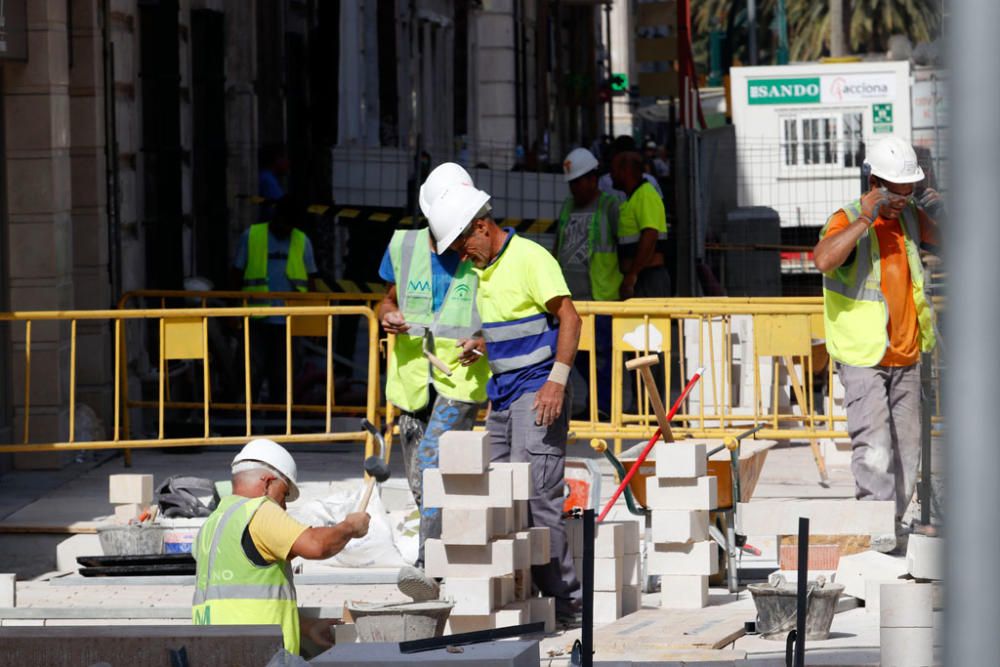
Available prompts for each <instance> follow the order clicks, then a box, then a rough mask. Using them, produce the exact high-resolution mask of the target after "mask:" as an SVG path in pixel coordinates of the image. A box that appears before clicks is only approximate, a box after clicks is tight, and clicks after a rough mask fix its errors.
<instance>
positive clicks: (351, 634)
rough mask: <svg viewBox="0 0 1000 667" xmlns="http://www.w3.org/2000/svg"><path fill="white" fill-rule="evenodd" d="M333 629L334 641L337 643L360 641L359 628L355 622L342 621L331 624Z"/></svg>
mask: <svg viewBox="0 0 1000 667" xmlns="http://www.w3.org/2000/svg"><path fill="white" fill-rule="evenodd" d="M331 630H333V643H334V644H335V645H336V644H353V643H354V642H356V641H358V629H357V626H356V625H354V624H353V623H342V624H340V625H334V626H331Z"/></svg>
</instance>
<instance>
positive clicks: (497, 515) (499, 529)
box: [490, 507, 515, 537]
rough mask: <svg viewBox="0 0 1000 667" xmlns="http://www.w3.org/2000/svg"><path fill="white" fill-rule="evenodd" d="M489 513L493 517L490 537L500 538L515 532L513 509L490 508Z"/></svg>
mask: <svg viewBox="0 0 1000 667" xmlns="http://www.w3.org/2000/svg"><path fill="white" fill-rule="evenodd" d="M490 513H491V514H492V515H493V516H492V517H491V520H492V522H493V534H492V537H501V536H502V535H508V534H510V533H513V532H514V531H515V528H514V508H513V507H491V508H490Z"/></svg>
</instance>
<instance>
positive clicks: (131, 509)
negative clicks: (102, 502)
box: [115, 503, 145, 523]
mask: <svg viewBox="0 0 1000 667" xmlns="http://www.w3.org/2000/svg"><path fill="white" fill-rule="evenodd" d="M143 511H145V506H144V505H140V504H139V503H128V504H127V505H115V523H128V522H129V521H137V520H138V519H139V515H140V514H142V513H143Z"/></svg>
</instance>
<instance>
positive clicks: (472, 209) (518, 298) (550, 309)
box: [428, 183, 580, 619]
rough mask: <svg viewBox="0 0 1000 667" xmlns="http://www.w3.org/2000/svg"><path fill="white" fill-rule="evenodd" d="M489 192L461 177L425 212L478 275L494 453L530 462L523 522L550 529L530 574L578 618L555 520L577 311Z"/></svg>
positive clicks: (548, 262) (443, 242)
mask: <svg viewBox="0 0 1000 667" xmlns="http://www.w3.org/2000/svg"><path fill="white" fill-rule="evenodd" d="M489 200H490V196H489V195H488V194H487V193H485V192H483V191H482V190H477V189H476V188H475V187H474V186H473V185H472V184H471V183H459V184H457V185H454V186H452V187H450V188H448V189H447V190H446V191H444V192H443V193H442V194H441V195H440V196H439V197H437V199H436V200H435V201H433V202H432V203H431V210H430V215H429V216H428V218H429V222H430V228H431V233H432V234H433V235H434V240H435V242H436V244H437V252H438V253H444V252H446V251H447V250H448V249H451V250H453V251H455V252H457V253H458V254H459V256H460V257H461V259H462V260H470V261H471V262H472V263H473V264H474V265H475V270H476V273H477V274H478V275H479V292H478V298H477V305H478V306H479V314H480V316H481V317H482V321H483V336H484V338H485V339H486V353H487V358H488V360H489V365H490V369H491V370H492V371H493V377H491V378H490V381H489V383H488V384H487V386H486V393H487V395H488V396H489V399H490V414H489V417H488V418H487V420H486V428H487V430H488V431H489V435H490V444H491V458H492V460H493V461H514V462H529V463H531V473H532V482H533V485H534V489H533V490H532V494H531V499H530V500H529V501H528V510H529V512H528V513H529V518H530V524H531V525H532V526H544V527H548V528H549V529H550V537H551V539H550V557H551V560H550V561H549V562H548V563H546V564H545V565H536V566H534V567H532V575H533V579H534V582H535V585H536V586H537V587H538V588H539V589H540V590H541V592H542V595H547V596H552V597H554V598H556V613H557V615H559V616H561V617H563V618H564V619H565V618H567V617H571V616H572V617H575V615H576V612H577V610H578V608H579V600H580V584H579V582H578V581H577V579H576V575H575V573H574V571H573V559H572V556H571V555H570V551H569V548H568V546H567V543H566V529H565V526H564V524H563V520H562V508H563V490H564V487H565V480H564V470H565V457H566V438H567V431H568V427H569V408H570V405H571V400H570V395H569V391H568V390H567V389H568V388H567V381H568V379H569V372H570V368H571V366H572V364H573V358H574V357H575V356H576V350H577V346H578V344H579V341H580V316H579V315H578V314H577V312H576V308H574V306H573V300H572V298H571V296H570V292H569V289H568V288H567V287H566V281H565V279H564V278H563V275H562V272H561V271H560V270H559V264H558V263H557V262H556V260H555V258H554V257H552V255H551V254H550V253H549V252H548V251H547V250H545V249H544V248H542V247H541V246H540V245H538V244H537V243H535V242H533V241H529V240H528V239H525V238H523V237H520V236H517V235H516V234H515V232H514V230H513V229H512V228H504V229H501V228H500V227H499V226H498V225H497V224H496V222H494V220H493V218H492V217H491V215H490V207H489Z"/></svg>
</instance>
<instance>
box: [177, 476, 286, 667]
mask: <svg viewBox="0 0 1000 667" xmlns="http://www.w3.org/2000/svg"><path fill="white" fill-rule="evenodd" d="M265 502H272V501H271V500H269V499H268V498H266V497H260V498H244V497H243V496H236V495H233V496H226V497H225V498H223V499H222V500H221V501H219V506H218V508H217V509H216V510H215V511H214V512H212V514H211V516H209V517H208V519H206V520H205V525H204V526H202V528H201V530H200V531H199V532H198V539H197V541H196V543H195V557H196V558H197V561H198V569H197V576H196V580H195V591H194V601H193V602H192V608H191V616H192V619H193V621H194V624H195V625H280V626H281V634H282V636H283V637H284V641H285V649H286V650H287V651H288V652H289V653H292V654H294V655H298V653H299V610H298V607H297V605H296V598H295V585H294V584H293V583H292V568H291V565H290V564H289V563H288V562H286V561H278V562H275V563H271V564H270V565H267V566H263V567H262V566H260V565H257V564H255V563H253V562H251V561H250V559H249V558H247V555H246V553H245V552H244V551H243V531H244V530H246V528H247V526H248V525H249V524H250V519H252V518H253V515H254V514H255V513H256V512H257V510H258V509H259V508H260V506H261V505H262V504H264V503H265Z"/></svg>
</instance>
